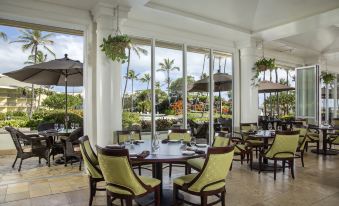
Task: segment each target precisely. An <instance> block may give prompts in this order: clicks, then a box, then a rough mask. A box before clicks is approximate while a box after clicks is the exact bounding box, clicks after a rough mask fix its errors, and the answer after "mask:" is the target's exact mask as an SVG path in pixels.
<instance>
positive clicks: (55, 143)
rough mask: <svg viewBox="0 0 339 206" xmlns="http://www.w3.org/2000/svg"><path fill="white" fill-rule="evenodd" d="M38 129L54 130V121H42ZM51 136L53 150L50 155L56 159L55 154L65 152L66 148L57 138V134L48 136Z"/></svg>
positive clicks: (39, 130) (41, 130)
mask: <svg viewBox="0 0 339 206" xmlns="http://www.w3.org/2000/svg"><path fill="white" fill-rule="evenodd" d="M37 130H38V132H44V131H54V123H51V122H44V123H41V124H39V125H38V126H37ZM48 137H49V138H50V140H52V143H51V152H50V154H49V155H50V156H52V158H53V160H54V156H55V155H58V154H63V153H64V149H63V146H62V142H61V141H60V140H57V139H56V138H57V136H48Z"/></svg>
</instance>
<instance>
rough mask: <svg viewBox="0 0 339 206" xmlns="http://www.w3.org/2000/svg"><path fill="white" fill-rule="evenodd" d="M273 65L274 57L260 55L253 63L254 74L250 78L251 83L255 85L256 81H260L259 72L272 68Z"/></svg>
mask: <svg viewBox="0 0 339 206" xmlns="http://www.w3.org/2000/svg"><path fill="white" fill-rule="evenodd" d="M275 67H276V66H275V59H266V58H265V57H262V58H261V59H259V60H258V61H256V62H255V63H254V68H253V72H254V76H253V78H252V81H253V83H252V85H257V84H258V82H260V79H258V78H259V75H260V73H261V72H265V71H267V70H272V69H274V68H275Z"/></svg>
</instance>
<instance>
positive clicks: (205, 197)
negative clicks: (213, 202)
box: [201, 195, 207, 206]
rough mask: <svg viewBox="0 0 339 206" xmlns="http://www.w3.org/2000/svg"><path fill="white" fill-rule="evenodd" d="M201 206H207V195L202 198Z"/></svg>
mask: <svg viewBox="0 0 339 206" xmlns="http://www.w3.org/2000/svg"><path fill="white" fill-rule="evenodd" d="M201 205H202V206H207V196H205V195H203V196H201Z"/></svg>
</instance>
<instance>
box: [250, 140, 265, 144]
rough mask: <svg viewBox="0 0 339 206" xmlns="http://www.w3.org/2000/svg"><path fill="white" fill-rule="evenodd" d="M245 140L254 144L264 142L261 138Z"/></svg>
mask: <svg viewBox="0 0 339 206" xmlns="http://www.w3.org/2000/svg"><path fill="white" fill-rule="evenodd" d="M247 142H249V143H251V144H254V145H260V144H264V142H263V141H262V140H256V139H249V140H247Z"/></svg>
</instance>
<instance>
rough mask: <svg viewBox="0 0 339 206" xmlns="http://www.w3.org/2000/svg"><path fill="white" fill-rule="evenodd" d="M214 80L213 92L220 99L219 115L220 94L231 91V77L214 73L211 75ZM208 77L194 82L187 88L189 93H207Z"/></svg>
mask: <svg viewBox="0 0 339 206" xmlns="http://www.w3.org/2000/svg"><path fill="white" fill-rule="evenodd" d="M213 80H214V92H219V99H220V115H221V113H222V111H221V110H222V100H221V94H220V92H223V91H231V90H232V76H231V75H229V74H227V73H220V72H218V73H215V74H213ZM208 84H209V77H206V78H204V79H201V80H198V81H196V82H194V84H193V85H191V86H189V87H191V89H189V90H188V91H189V92H208V89H209V88H208Z"/></svg>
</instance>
